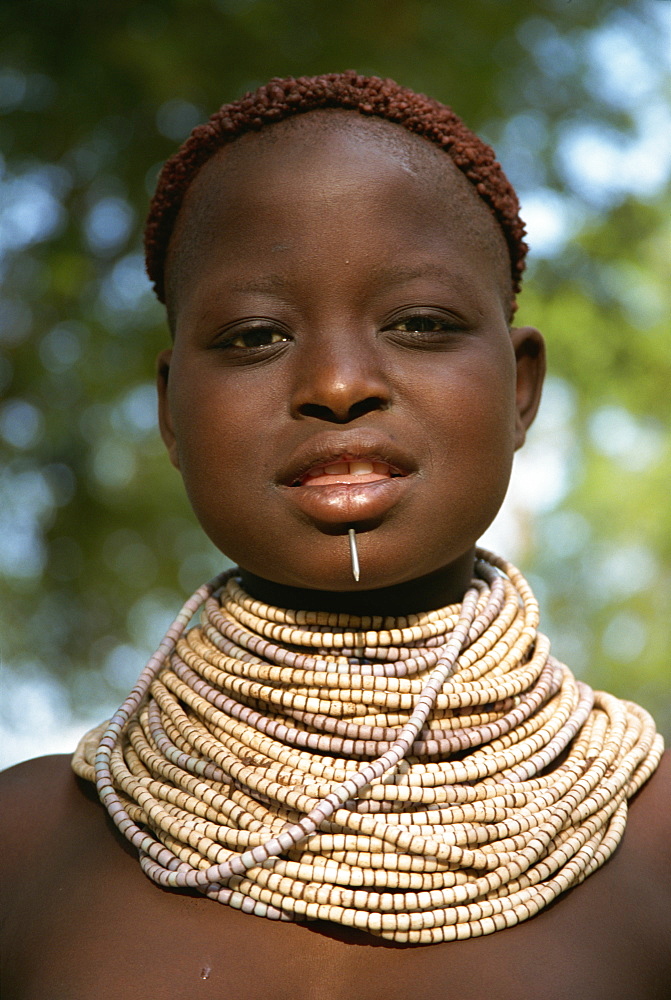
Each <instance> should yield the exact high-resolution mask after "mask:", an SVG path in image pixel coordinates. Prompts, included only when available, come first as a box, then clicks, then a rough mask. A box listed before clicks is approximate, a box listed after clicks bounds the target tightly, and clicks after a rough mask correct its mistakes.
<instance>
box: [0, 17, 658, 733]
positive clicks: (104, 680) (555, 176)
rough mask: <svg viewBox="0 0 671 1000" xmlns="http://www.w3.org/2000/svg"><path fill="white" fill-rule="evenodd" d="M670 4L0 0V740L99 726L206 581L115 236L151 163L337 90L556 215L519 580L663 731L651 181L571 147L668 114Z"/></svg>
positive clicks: (538, 297)
mask: <svg viewBox="0 0 671 1000" xmlns="http://www.w3.org/2000/svg"><path fill="white" fill-rule="evenodd" d="M669 6H671V5H669V4H668V3H664V2H662V0H640V2H631V3H612V2H605V0H573V2H568V0H538V2H536V3H522V2H519V3H518V2H506V0H469V2H468V3H451V2H446V0H444V2H441V0H396V2H394V3H389V2H385V0H338V2H337V3H336V2H329V0H284V2H282V0H154V2H140V3H138V2H130V0H98V2H96V3H90V2H88V0H56V2H54V0H11V2H7V0H6V2H5V4H4V5H3V8H2V13H1V14H0V18H1V23H0V39H1V40H0V105H1V106H2V108H3V109H4V113H3V115H2V117H1V118H0V148H1V149H2V152H3V156H4V167H3V176H2V182H3V192H4V193H3V197H4V202H3V205H4V208H2V209H0V225H3V224H4V234H3V235H0V246H2V258H1V263H0V267H1V272H0V273H1V274H2V280H3V290H2V297H1V299H0V321H1V322H2V340H1V343H0V346H2V349H3V355H2V358H1V359H0V391H1V392H2V395H3V399H4V402H3V403H2V404H0V433H1V434H2V435H3V438H4V444H3V448H4V453H5V455H6V458H5V461H4V462H3V467H2V472H1V473H0V488H1V489H2V499H1V504H0V549H1V550H2V552H3V555H2V558H1V559H0V565H1V566H2V568H3V570H4V578H3V579H4V583H3V584H2V587H3V589H2V609H1V610H0V615H1V619H0V623H1V626H2V635H3V639H2V642H3V660H4V664H5V672H6V674H5V675H6V678H7V679H8V680H9V681H10V682H11V684H13V685H14V686H13V688H12V690H13V691H15V692H18V693H19V694H21V695H22V697H23V699H24V700H23V701H22V700H21V698H18V697H17V700H16V703H15V705H14V707H12V706H11V705H10V706H9V707H5V709H4V711H5V715H6V722H7V724H8V725H9V727H10V729H11V728H12V727H14V730H20V728H21V725H24V727H25V726H26V725H28V724H30V721H29V720H30V718H31V716H30V713H28V714H27V715H26V714H25V712H24V709H25V696H26V692H27V691H29V690H30V689H34V687H35V685H37V684H41V685H42V686H43V687H45V688H46V690H47V692H48V693H50V694H51V695H52V696H53V698H54V700H55V702H54V703H55V704H56V705H57V707H58V711H59V712H60V713H62V715H63V720H64V723H65V722H67V719H68V718H69V717H70V714H71V713H74V715H75V716H78V717H79V716H89V715H91V716H93V717H96V716H102V715H104V714H105V712H108V711H109V709H110V707H111V706H112V705H113V703H115V702H117V701H118V699H119V698H120V696H121V695H122V694H123V693H124V692H125V691H126V690H127V689H128V687H129V686H130V684H131V682H132V680H133V679H134V677H135V676H136V675H137V673H138V672H139V669H140V666H141V663H142V659H143V657H144V656H145V654H146V653H147V652H148V651H150V650H151V648H153V646H154V645H155V644H156V642H157V640H158V639H159V638H160V635H161V630H162V628H163V627H164V625H165V624H166V620H167V618H168V617H169V613H170V612H171V611H175V610H176V609H177V608H178V606H179V605H180V603H181V599H182V595H183V594H184V592H185V591H189V590H190V589H191V588H193V587H195V586H196V585H197V584H199V583H200V582H202V580H203V579H204V578H205V577H208V576H209V575H211V574H212V572H214V571H215V570H216V569H218V568H220V564H221V557H220V556H219V555H218V554H217V553H214V552H213V550H212V548H211V547H210V546H209V543H208V542H207V540H206V539H205V538H204V537H203V536H202V534H201V532H200V530H199V529H198V528H197V526H196V524H195V521H194V519H193V517H192V515H191V513H190V511H189V509H188V507H187V504H186V501H185V499H184V497H183V495H182V489H181V484H180V483H179V481H178V478H177V475H176V473H175V472H174V470H172V469H171V467H170V466H169V465H168V462H167V460H166V459H165V458H164V456H163V453H162V446H161V444H160V442H159V440H158V435H157V432H156V429H155V422H154V418H153V397H152V389H151V383H152V381H153V374H152V373H153V359H154V356H155V354H156V352H157V351H158V350H159V349H160V348H161V347H162V346H164V345H165V343H166V339H167V331H166V326H165V322H164V318H163V315H162V310H161V309H160V308H159V307H158V305H157V304H156V303H155V302H154V301H153V299H152V296H151V293H150V291H149V289H148V283H147V282H146V279H145V278H144V277H143V274H142V265H141V258H140V232H141V227H142V221H143V216H144V213H145V211H146V205H147V201H148V193H149V192H151V190H152V186H153V182H154V179H155V176H156V172H157V169H158V166H159V165H160V163H161V162H162V161H163V160H164V159H165V158H166V157H167V156H168V155H169V154H170V153H171V152H172V151H173V150H174V148H175V146H176V144H177V142H178V141H180V140H181V139H182V138H183V137H184V136H185V135H186V134H187V132H188V131H189V129H190V127H191V126H192V125H194V124H195V123H196V122H197V121H198V120H202V119H203V118H204V117H205V116H206V114H208V113H210V112H211V111H212V110H214V109H215V108H216V107H218V106H219V104H221V103H222V101H224V100H231V99H233V98H235V97H237V96H240V95H241V94H242V93H244V92H245V91H246V90H248V89H250V88H252V87H254V86H256V85H258V84H259V83H262V82H264V81H265V80H266V79H267V78H269V77H270V76H273V75H280V76H284V75H290V74H294V75H300V74H311V73H319V72H327V71H333V70H341V69H347V68H356V69H357V70H359V71H361V72H366V73H367V72H371V73H376V74H379V75H382V76H392V77H394V78H396V79H398V80H399V81H401V82H402V83H404V84H407V85H409V86H411V87H413V88H414V89H416V90H420V91H425V92H428V93H430V94H431V95H433V96H435V97H437V98H439V99H441V100H443V101H445V102H446V103H449V104H451V105H452V106H453V107H454V108H455V109H456V110H457V111H458V112H459V113H460V114H461V115H462V116H463V117H464V118H465V120H466V121H467V122H468V123H469V124H470V125H471V126H472V127H473V128H475V129H476V130H477V131H480V132H481V133H482V134H484V135H485V137H487V138H488V139H489V140H490V141H491V142H492V143H493V144H494V146H495V148H496V149H497V151H498V152H499V155H500V157H501V159H502V162H503V165H504V167H505V168H506V170H507V171H508V173H509V175H510V176H511V179H512V180H513V182H514V183H515V184H516V185H517V186H518V188H519V189H520V190H521V191H522V193H523V196H525V195H526V196H528V197H529V198H531V199H535V203H536V204H537V205H538V204H540V205H541V206H542V205H543V204H544V202H545V203H547V204H548V205H550V207H552V206H553V205H554V206H555V207H556V206H557V205H559V208H560V209H561V211H560V215H561V217H562V218H563V219H564V221H565V222H566V220H568V222H567V225H569V228H570V230H571V232H570V238H568V239H566V240H564V242H563V244H562V247H561V252H559V253H555V254H549V255H548V254H546V255H545V256H541V259H540V260H538V261H537V262H536V264H535V265H533V266H532V268H531V271H530V273H529V276H528V278H527V288H526V291H525V292H524V295H523V297H522V305H521V312H520V316H519V318H520V321H521V322H529V323H533V324H534V325H537V326H539V327H540V328H541V329H542V330H543V331H544V332H545V334H546V335H547V338H548V341H549V347H550V372H551V381H550V391H549V396H548V401H549V402H548V406H549V407H550V409H549V411H548V412H549V414H550V416H549V417H548V418H546V419H545V421H543V419H541V421H540V426H539V430H538V431H537V436H536V438H535V439H533V440H534V441H535V444H533V445H532V447H533V448H535V452H534V454H536V455H542V452H543V448H548V447H550V446H551V445H552V446H555V447H556V446H557V443H558V441H559V443H560V444H561V449H562V451H561V454H562V462H563V470H564V471H563V476H564V485H563V486H562V488H561V489H560V490H559V491H558V492H557V491H555V494H554V495H553V496H552V497H550V499H549V500H546V501H541V502H540V503H537V504H536V507H539V508H540V509H539V510H538V512H537V513H536V514H535V515H534V516H533V517H531V516H529V517H528V518H527V519H523V521H522V522H521V524H522V531H521V535H520V537H519V539H518V544H517V547H518V550H519V556H518V557H519V558H521V560H522V564H523V567H524V568H525V569H526V570H528V571H530V576H531V578H532V580H533V582H534V583H535V585H536V586H537V589H538V590H539V591H540V596H541V597H542V599H543V607H544V611H545V615H546V617H545V621H544V626H545V630H546V631H547V632H548V633H549V634H550V636H551V637H552V638H553V640H554V643H555V650H556V652H557V654H558V655H559V656H560V657H564V658H565V659H566V660H567V661H568V662H570V663H571V664H572V665H573V666H574V667H575V668H576V669H577V671H578V672H579V673H580V674H581V675H582V676H584V677H585V678H586V679H587V680H589V681H590V682H591V683H592V684H593V685H594V686H597V687H600V686H604V687H608V688H609V689H610V690H612V691H614V692H615V693H617V694H620V695H626V696H629V697H632V698H634V699H636V700H639V701H640V702H641V703H642V704H644V705H645V706H647V707H648V708H650V709H651V710H652V711H653V712H654V713H655V715H656V716H657V718H658V720H659V722H660V724H661V726H662V728H663V729H665V730H666V732H667V734H669V733H671V705H670V701H671V699H670V698H669V691H670V685H669V662H670V654H669V622H670V621H671V597H670V593H671V586H670V584H671V540H670V534H669V483H671V447H670V444H669V440H670V436H669V402H668V397H669V386H670V385H671V345H670V338H669V331H668V326H667V325H665V322H666V323H668V314H669V292H668V280H667V279H668V273H666V272H668V259H669V235H670V234H669V228H670V224H669V220H670V219H671V214H670V213H669V211H668V209H669V201H670V199H669V188H668V171H667V184H666V186H665V185H664V184H663V183H662V182H661V181H659V182H657V183H655V184H651V185H648V187H647V188H646V187H645V185H638V186H637V182H636V179H635V178H634V179H633V180H632V181H631V184H630V185H629V187H627V185H626V184H625V183H624V182H623V183H622V184H621V185H620V186H619V187H618V186H617V184H614V183H613V181H612V178H611V180H610V181H606V183H605V186H604V187H603V188H602V189H598V187H595V186H594V184H592V185H591V187H590V183H588V182H585V181H584V178H583V181H581V179H580V176H581V175H580V170H581V169H582V168H584V167H585V166H587V167H588V168H589V167H590V164H589V163H588V164H586V165H585V164H584V163H583V164H581V163H580V162H577V164H576V161H575V144H574V146H573V147H571V138H572V136H573V137H575V135H576V134H579V133H580V129H581V128H582V129H585V128H588V129H591V130H592V132H593V133H594V134H596V135H598V136H601V137H602V138H603V137H604V136H605V138H606V140H607V141H608V142H610V144H611V148H616V149H617V148H618V147H621V148H622V149H626V148H629V147H631V145H632V143H633V142H634V141H635V140H636V136H637V133H638V132H640V128H641V121H642V120H643V119H644V117H645V113H646V109H647V110H648V111H649V107H650V106H651V104H654V106H655V107H660V106H661V104H663V103H664V102H665V101H666V102H668V96H669V89H670V83H669V61H668V56H667V55H666V54H665V52H664V44H665V42H664V38H666V41H667V42H668V38H669V32H668V31H667V32H666V35H665V32H664V31H663V30H662V28H663V26H664V25H666V26H667V28H668V22H669V18H668V17H666V16H665V13H664V12H663V10H662V8H668V7H669ZM613 32H615V36H616V38H617V37H620V38H621V37H622V35H623V33H624V35H626V36H627V38H629V40H630V43H631V45H633V46H634V49H635V50H636V51H638V52H639V54H640V58H641V60H642V61H643V63H644V64H645V66H646V67H647V70H646V72H648V74H649V75H650V74H652V76H651V77H650V79H652V83H651V84H649V86H648V87H647V90H646V88H645V87H641V86H640V79H638V81H637V77H636V66H635V65H634V66H633V70H632V74H633V75H632V79H631V92H630V93H625V94H624V95H623V94H622V93H619V94H618V93H615V92H613V89H612V87H611V88H610V90H609V89H608V86H606V85H604V84H603V80H602V79H601V77H600V76H599V68H598V58H597V56H598V52H599V45H600V44H601V43H602V42H603V39H604V38H605V39H606V41H607V40H608V38H611V40H612V37H613ZM618 32H619V36H618ZM609 33H610V34H609ZM600 40H601V41H600ZM595 53H596V55H595ZM665 59H666V62H665ZM595 60H596V62H595ZM637 94H638V95H639V96H638V98H637V96H636V95H637ZM655 102H656V103H655ZM660 102H661V104H660ZM666 107H667V109H668V103H667V104H666ZM667 122H668V118H667ZM571 148H573V150H574V159H573V161H572V166H567V162H568V159H567V157H569V153H570V149H571ZM567 150H568V152H567ZM649 155H652V156H653V157H654V155H655V152H654V148H653V149H652V152H651V153H650V154H649ZM592 173H593V171H592ZM588 174H589V170H588ZM609 184H610V187H609V186H608V185H609ZM3 213H4V214H3ZM532 255H533V246H532ZM553 421H554V422H553ZM540 468H541V470H542V462H541V465H540ZM61 682H62V685H63V686H61ZM64 692H66V693H64Z"/></svg>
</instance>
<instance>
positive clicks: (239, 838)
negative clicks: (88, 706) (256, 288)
mask: <svg viewBox="0 0 671 1000" xmlns="http://www.w3.org/2000/svg"><path fill="white" fill-rule="evenodd" d="M235 573H236V571H235V570H233V571H230V572H227V573H224V574H221V575H220V576H219V577H217V578H215V580H213V581H212V582H211V583H209V584H206V585H204V586H203V587H201V588H200V589H199V590H198V591H196V593H195V594H194V595H193V597H191V598H190V600H189V601H187V603H186V604H185V605H184V607H183V609H182V611H181V612H180V614H179V615H178V617H177V619H176V620H175V622H174V623H173V625H172V626H171V627H170V629H169V630H168V632H167V634H166V636H165V638H164V639H163V641H162V642H161V645H160V646H159V649H158V650H157V652H156V653H155V654H154V656H153V657H152V658H151V660H150V661H149V663H148V664H147V666H146V667H145V669H144V671H143V672H142V674H141V676H140V678H139V680H138V682H137V684H136V686H135V688H134V689H133V691H132V692H131V694H130V695H129V697H128V698H127V699H126V701H125V702H124V704H123V705H122V706H121V708H120V709H119V711H118V712H117V713H116V715H115V716H114V718H113V719H112V720H111V722H109V723H108V724H105V725H103V726H101V727H99V728H98V729H97V730H94V731H93V732H92V733H89V734H87V736H86V737H84V739H83V740H82V741H81V743H80V745H79V747H78V748H77V752H76V753H75V756H74V758H73V767H74V770H75V771H76V773H77V774H79V775H80V776H82V777H84V778H87V779H89V780H91V781H95V782H96V785H97V789H98V794H99V796H100V799H101V801H102V803H103V804H104V805H105V807H106V808H107V810H108V812H109V814H110V816H111V817H112V819H113V820H114V822H115V823H116V825H117V827H118V828H119V830H120V831H121V833H122V834H123V835H124V836H125V837H126V838H127V839H128V840H129V841H130V842H131V843H132V844H133V845H134V846H135V847H136V848H137V849H138V851H139V856H140V864H141V866H142V869H143V871H144V872H145V873H146V874H147V875H148V876H149V877H150V878H151V879H153V880H154V881H155V882H157V883H158V884H159V885H161V886H166V887H175V888H179V887H185V888H192V889H197V890H199V891H200V892H202V893H203V894H205V895H206V896H209V897H211V898H212V899H215V900H217V901H218V902H220V903H225V904H227V905H229V906H233V907H236V908H239V909H241V910H244V911H245V912H248V913H254V914H257V915H260V916H265V917H270V918H274V919H279V920H315V919H322V920H330V921H333V922H336V923H339V924H344V925H347V926H350V927H355V928H360V929H361V930H365V931H368V932H370V933H372V934H376V935H379V936H381V937H384V938H387V939H389V940H392V941H396V942H401V943H410V944H427V943H431V942H437V941H448V940H454V939H461V938H467V937H475V936H478V935H482V934H490V933H492V932H494V931H496V930H500V929H502V928H505V927H511V926H513V925H514V924H516V923H519V922H520V921H522V920H526V919H528V918H529V917H532V916H534V914H536V913H537V912H538V911H539V910H540V909H542V908H543V907H545V906H547V905H548V904H549V903H550V902H551V901H552V900H553V899H555V898H556V897H557V896H558V895H559V894H560V893H561V892H563V891H565V890H566V889H569V888H570V887H572V886H575V885H577V884H578V883H580V882H581V881H583V879H585V878H586V877H587V876H588V875H590V874H591V873H592V872H593V871H595V870H596V869H597V868H598V867H599V866H600V865H602V864H603V863H604V862H605V861H606V860H607V859H608V858H609V857H610V855H611V854H612V853H613V851H614V850H615V848H616V846H617V844H618V843H619V841H620V839H621V837H622V834H623V831H624V826H625V822H626V815H627V800H628V799H629V798H630V797H631V796H632V795H633V794H634V793H635V792H636V791H637V790H638V788H640V786H641V785H642V784H643V783H644V782H645V781H646V780H647V778H648V777H649V776H650V775H651V774H652V772H653V771H654V769H655V768H656V766H657V764H658V762H659V759H660V757H661V753H662V749H663V744H662V739H661V736H659V735H658V734H657V733H656V731H655V726H654V722H653V721H652V719H651V717H650V716H649V715H648V713H647V712H645V711H644V710H643V709H642V708H640V707H639V706H638V705H635V704H633V703H630V702H624V701H620V700H619V699H617V698H614V697H612V696H611V695H608V694H605V693H603V692H595V691H592V690H591V688H589V687H588V686H587V685H585V684H583V683H582V682H580V681H577V680H576V679H575V678H574V677H573V675H572V674H571V672H570V671H569V670H568V669H567V668H566V667H565V666H563V665H562V664H560V663H558V662H557V660H555V659H554V658H553V657H552V656H551V654H550V644H549V641H548V640H547V638H546V637H545V636H544V635H543V634H542V633H540V632H538V631H537V628H538V621H539V615H538V605H537V603H536V601H535V599H534V597H533V594H532V593H531V590H530V588H529V585H528V584H527V583H526V581H525V580H524V578H523V577H522V575H521V574H520V573H519V571H518V570H516V569H515V567H513V566H511V565H510V564H509V563H506V562H504V561H503V560H501V559H499V558H498V557H496V556H494V555H492V554H491V553H488V552H484V551H482V550H478V560H477V563H476V574H475V579H474V580H473V583H472V585H471V588H470V589H469V590H468V592H467V593H466V595H465V597H464V600H463V603H462V604H461V605H453V606H449V607H446V608H442V609H441V610H438V611H431V612H429V613H426V614H421V615H419V614H418V615H409V616H407V617H406V618H372V617H368V618H358V617H355V616H352V615H344V614H328V613H323V612H307V611H289V610H284V609H280V608H275V607H270V606H268V605H264V604H262V603H260V602H259V601H256V600H254V599H253V598H251V597H250V596H249V595H247V594H246V593H245V592H244V591H243V590H242V588H241V586H240V584H239V582H238V580H237V579H236V575H235ZM201 605H202V606H203V610H202V615H201V624H200V625H199V626H197V627H193V628H191V629H189V630H187V629H186V626H187V625H188V623H189V622H190V620H191V618H192V617H193V615H194V614H195V612H196V611H197V610H198V608H199V607H201Z"/></svg>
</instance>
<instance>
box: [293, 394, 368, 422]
mask: <svg viewBox="0 0 671 1000" xmlns="http://www.w3.org/2000/svg"><path fill="white" fill-rule="evenodd" d="M386 408H387V404H386V402H385V401H384V400H383V399H382V398H381V397H380V396H368V397H367V398H366V399H360V400H359V401H358V402H356V403H353V404H352V405H351V406H350V408H349V409H348V410H347V412H346V413H343V414H340V413H337V412H336V411H335V410H332V409H331V408H330V406H322V405H321V404H320V403H303V405H302V406H301V407H299V411H298V412H299V413H300V414H301V416H303V417H315V418H316V419H317V420H326V421H328V422H329V423H331V424H348V423H349V422H350V420H357V419H358V418H359V417H363V416H365V415H366V414H367V413H372V412H373V411H374V410H384V409H386Z"/></svg>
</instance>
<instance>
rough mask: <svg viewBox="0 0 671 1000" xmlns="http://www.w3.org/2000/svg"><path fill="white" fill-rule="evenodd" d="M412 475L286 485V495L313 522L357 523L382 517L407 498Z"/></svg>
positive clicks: (284, 488)
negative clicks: (320, 484) (352, 481)
mask: <svg viewBox="0 0 671 1000" xmlns="http://www.w3.org/2000/svg"><path fill="white" fill-rule="evenodd" d="M412 479H413V477H412V476H394V477H393V478H391V479H377V480H375V481H374V482H368V483H333V485H329V486H326V485H325V486H307V485H306V486H286V487H283V490H284V493H285V496H286V497H287V499H288V500H289V502H290V503H294V504H295V505H296V506H297V507H298V508H299V509H300V510H301V511H302V512H303V513H304V514H306V515H307V516H308V517H309V518H310V519H311V520H313V521H317V522H319V521H321V522H323V523H325V524H356V522H357V521H369V520H374V519H375V518H378V517H382V516H383V515H384V514H386V513H387V512H388V511H389V510H391V508H392V507H394V506H395V505H396V504H397V503H399V501H400V500H401V499H402V498H403V497H404V496H405V494H406V493H407V491H408V489H409V488H410V484H411V481H412Z"/></svg>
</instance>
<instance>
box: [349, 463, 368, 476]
mask: <svg viewBox="0 0 671 1000" xmlns="http://www.w3.org/2000/svg"><path fill="white" fill-rule="evenodd" d="M372 471H373V463H372V462H350V463H349V472H350V475H351V476H369V475H370V474H371V472H372Z"/></svg>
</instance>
